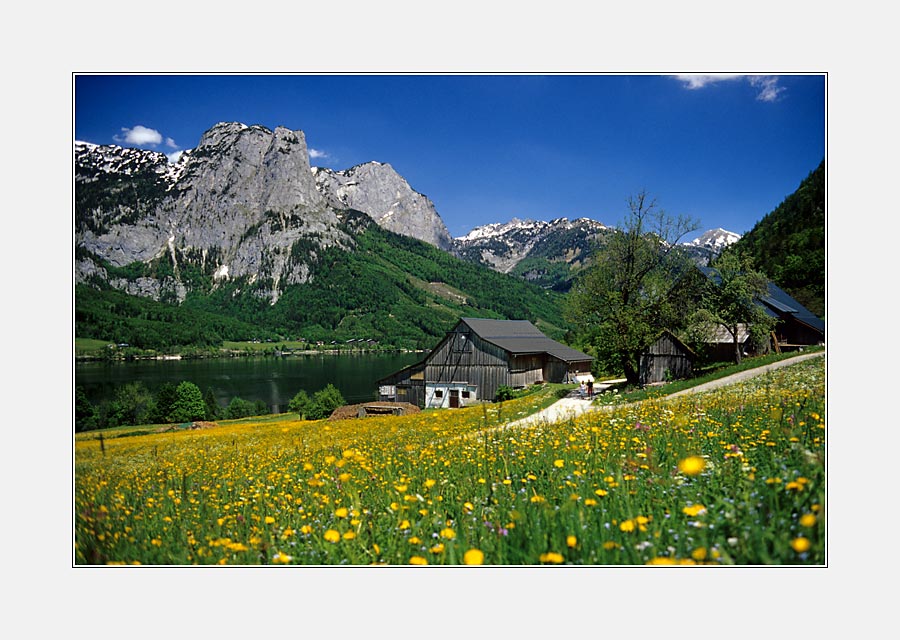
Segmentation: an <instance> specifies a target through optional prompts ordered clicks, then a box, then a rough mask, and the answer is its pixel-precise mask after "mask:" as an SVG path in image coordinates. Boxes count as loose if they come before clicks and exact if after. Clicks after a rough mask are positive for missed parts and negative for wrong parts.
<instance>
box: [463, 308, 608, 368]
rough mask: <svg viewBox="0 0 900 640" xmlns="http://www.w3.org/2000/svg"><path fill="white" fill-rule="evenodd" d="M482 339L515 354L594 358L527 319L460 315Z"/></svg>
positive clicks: (569, 359) (578, 359)
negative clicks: (556, 338)
mask: <svg viewBox="0 0 900 640" xmlns="http://www.w3.org/2000/svg"><path fill="white" fill-rule="evenodd" d="M461 322H464V323H465V324H466V325H467V326H468V327H469V328H470V329H471V330H472V331H473V332H474V333H475V334H476V335H478V336H479V337H480V338H481V339H482V340H484V341H486V342H490V343H491V344H493V345H496V346H498V347H500V348H501V349H504V350H505V351H508V352H509V353H512V354H516V355H523V354H528V353H547V354H550V355H551V356H553V357H554V358H557V359H559V360H562V361H563V362H583V361H588V360H593V359H594V358H593V357H592V356H589V355H587V354H586V353H582V352H581V351H578V350H577V349H573V348H572V347H567V346H566V345H564V344H562V343H561V342H557V341H556V340H553V339H551V338H548V337H547V336H545V335H544V334H543V333H541V330H540V329H538V328H537V327H536V326H534V325H533V324H531V323H530V322H529V321H528V320H494V319H490V318H462V319H461Z"/></svg>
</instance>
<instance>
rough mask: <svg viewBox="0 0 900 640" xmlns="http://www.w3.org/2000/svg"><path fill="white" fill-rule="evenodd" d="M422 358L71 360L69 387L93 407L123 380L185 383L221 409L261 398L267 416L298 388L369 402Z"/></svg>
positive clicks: (283, 409)
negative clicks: (209, 393)
mask: <svg viewBox="0 0 900 640" xmlns="http://www.w3.org/2000/svg"><path fill="white" fill-rule="evenodd" d="M423 357H424V354H422V353H384V354H373V353H365V354H354V355H349V354H348V355H331V354H327V355H324V354H323V355H292V356H284V357H277V356H259V357H241V358H209V359H198V360H136V361H125V362H118V361H117V362H76V363H75V386H80V387H82V388H83V389H84V391H85V394H86V395H87V397H88V399H89V400H90V401H91V402H92V403H94V404H99V403H101V402H102V401H104V400H112V399H113V397H114V396H115V393H116V389H118V388H119V387H120V386H122V385H125V384H128V383H129V382H142V383H143V384H144V386H145V387H146V388H147V389H149V390H150V391H151V392H152V393H155V392H156V390H157V389H158V388H159V387H160V386H161V385H162V384H163V383H165V382H171V383H174V384H176V385H177V384H178V383H180V382H183V381H185V380H187V381H189V382H193V383H194V384H196V385H197V386H198V387H200V391H201V392H203V393H206V390H207V389H209V388H212V390H213V393H214V394H215V396H216V401H217V402H218V403H219V406H220V407H222V408H225V407H226V406H227V405H228V403H229V402H231V399H232V398H235V397H239V398H243V399H244V400H249V401H250V402H256V401H257V400H262V401H263V402H264V403H266V405H267V406H268V407H269V410H270V411H271V412H272V413H283V412H286V411H287V405H288V403H289V402H290V401H291V398H293V397H294V395H296V393H297V392H298V391H300V390H301V389H303V390H304V391H306V392H307V393H308V394H309V395H310V396H312V394H313V393H315V392H316V391H318V390H320V389H323V388H325V386H326V385H328V384H329V383H330V384H333V385H334V386H335V387H337V388H338V389H339V390H340V392H341V395H342V396H344V400H346V401H347V404H356V403H359V402H366V401H368V400H374V399H375V398H376V397H377V392H378V387H377V385H376V382H377V381H378V380H379V379H380V378H383V377H385V376H387V375H389V374H391V373H393V372H395V371H397V370H399V369H402V368H403V367H405V366H408V365H410V364H413V363H415V362H418V361H419V360H421V359H422V358H423Z"/></svg>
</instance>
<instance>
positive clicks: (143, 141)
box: [113, 124, 162, 147]
mask: <svg viewBox="0 0 900 640" xmlns="http://www.w3.org/2000/svg"><path fill="white" fill-rule="evenodd" d="M113 140H115V141H116V142H127V143H128V144H136V145H148V146H151V147H155V146H156V145H158V144H159V143H160V142H162V134H161V133H160V132H159V131H157V130H156V129H150V128H148V127H145V126H143V125H140V124H139V125H135V126H134V128H132V129H129V128H127V127H122V135H118V136H113Z"/></svg>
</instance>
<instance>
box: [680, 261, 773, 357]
mask: <svg viewBox="0 0 900 640" xmlns="http://www.w3.org/2000/svg"><path fill="white" fill-rule="evenodd" d="M767 293H768V278H766V276H765V275H764V274H762V273H760V272H759V271H756V270H755V269H754V268H753V260H752V259H751V258H750V257H748V256H743V257H742V256H741V255H740V254H738V253H736V252H731V251H726V252H724V253H722V254H721V255H720V256H719V257H718V258H717V259H716V260H715V262H714V263H713V268H711V269H710V270H709V281H708V282H707V283H706V287H705V291H704V294H703V298H702V303H701V307H700V309H698V310H697V311H696V312H695V313H694V314H693V316H692V323H693V324H696V325H698V326H699V327H701V329H702V328H706V329H707V332H708V331H710V330H711V329H714V328H715V327H723V328H724V329H725V330H726V331H727V332H728V334H729V335H730V336H731V338H732V343H733V344H734V361H735V363H736V364H740V363H741V355H742V354H741V344H740V342H739V338H740V336H739V332H740V329H741V327H744V326H746V327H747V328H748V330H749V331H750V340H751V341H752V342H754V343H756V344H761V343H763V342H764V341H765V340H766V339H767V338H768V335H769V333H770V332H771V331H772V328H773V327H774V325H775V319H774V318H772V317H771V316H770V315H768V314H767V313H766V312H765V311H764V310H763V309H762V307H760V306H759V305H758V304H756V303H755V302H754V300H755V299H757V298H759V297H762V296H764V295H766V294H767Z"/></svg>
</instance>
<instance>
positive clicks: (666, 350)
mask: <svg viewBox="0 0 900 640" xmlns="http://www.w3.org/2000/svg"><path fill="white" fill-rule="evenodd" d="M696 360H697V356H696V354H695V353H694V352H693V351H692V350H691V349H690V348H689V347H688V346H687V345H685V344H684V343H683V342H682V341H681V340H679V339H678V338H676V337H675V335H673V334H672V333H670V332H669V331H663V332H662V334H661V335H660V336H659V338H657V339H656V341H655V342H654V343H653V344H651V345H650V346H649V347H648V348H647V350H646V351H645V352H644V353H643V354H642V355H641V363H640V369H639V371H638V376H639V380H640V383H641V385H645V384H652V383H654V382H665V381H667V380H675V379H681V378H689V377H691V375H693V372H694V362H695V361H696Z"/></svg>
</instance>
